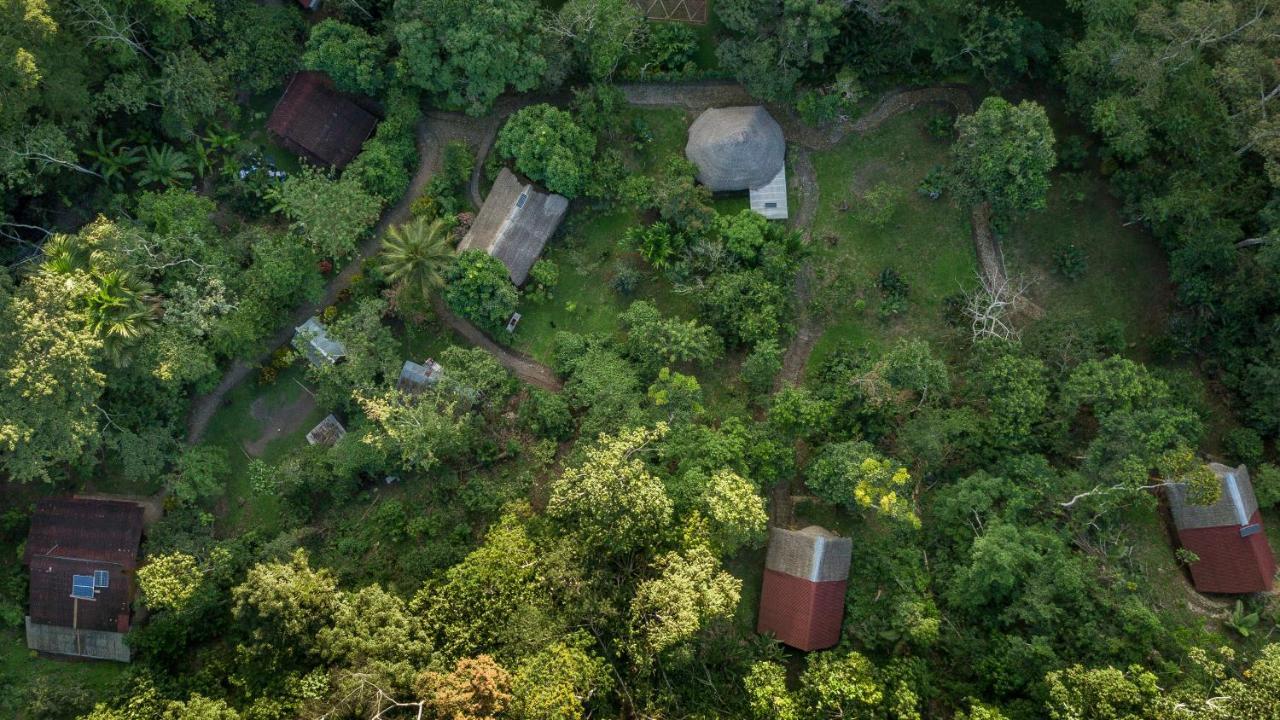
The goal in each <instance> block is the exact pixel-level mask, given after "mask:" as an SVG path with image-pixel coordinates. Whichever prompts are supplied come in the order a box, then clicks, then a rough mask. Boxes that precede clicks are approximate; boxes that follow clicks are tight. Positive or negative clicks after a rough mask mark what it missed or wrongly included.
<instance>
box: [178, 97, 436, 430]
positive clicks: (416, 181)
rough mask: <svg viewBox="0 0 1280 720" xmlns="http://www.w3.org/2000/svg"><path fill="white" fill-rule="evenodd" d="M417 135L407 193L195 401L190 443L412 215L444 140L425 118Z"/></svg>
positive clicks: (331, 301) (349, 283)
mask: <svg viewBox="0 0 1280 720" xmlns="http://www.w3.org/2000/svg"><path fill="white" fill-rule="evenodd" d="M417 135H418V138H417V139H418V158H419V160H418V170H417V172H416V173H414V176H413V180H412V181H411V182H410V183H409V189H408V191H407V192H405V194H404V197H402V198H400V202H398V203H396V204H395V205H394V206H392V207H391V208H390V209H389V210H387V211H386V212H385V213H383V215H382V219H381V220H380V221H379V222H378V225H377V227H376V228H374V231H373V232H372V233H371V234H370V235H369V237H368V239H366V240H365V241H364V242H363V243H361V244H360V247H359V248H358V249H357V251H356V256H355V257H353V258H352V259H351V261H350V262H348V263H347V264H346V266H344V267H343V268H342V270H341V271H340V272H339V273H338V274H337V275H335V276H334V277H333V278H332V279H331V280H330V281H329V284H328V285H326V286H325V289H324V295H323V296H322V297H321V299H320V300H319V301H318V302H313V303H305V304H303V305H302V306H301V307H298V308H297V309H295V310H294V312H293V315H292V316H290V318H289V321H288V322H287V323H285V324H284V326H282V327H281V328H280V329H279V330H278V331H277V332H276V334H275V335H273V336H271V338H269V339H268V340H267V343H266V347H267V349H266V350H264V351H263V352H262V354H261V355H259V356H258V357H256V358H254V359H252V360H248V361H246V360H236V361H235V362H233V363H231V367H230V368H229V369H228V370H227V372H226V374H224V375H223V376H222V380H221V381H220V382H219V383H218V386H217V387H215V388H214V389H213V390H212V391H211V392H209V393H207V394H205V395H201V396H200V397H198V398H196V399H195V400H193V401H192V403H191V414H190V416H188V418H187V444H188V445H195V444H196V443H199V442H200V440H201V438H203V437H204V433H205V430H207V429H208V427H209V421H210V420H212V419H213V415H214V413H216V412H217V411H218V408H219V407H221V406H222V401H223V400H224V399H225V398H226V396H227V393H229V392H231V390H232V389H234V388H235V387H236V386H238V385H239V384H240V383H242V382H244V380H245V378H247V377H249V373H251V372H253V371H254V369H255V368H257V367H258V366H259V365H261V364H262V363H264V362H266V361H267V360H268V359H269V358H270V357H271V353H273V352H275V350H276V348H278V347H282V346H283V345H284V344H285V343H287V342H289V340H290V339H291V338H292V337H293V329H294V328H295V327H297V326H299V325H301V324H302V323H304V322H306V320H307V318H309V317H311V316H312V315H316V314H318V313H319V312H320V311H321V310H323V309H324V308H325V307H327V306H329V305H332V304H333V303H334V302H336V301H337V299H338V294H339V293H341V292H342V291H343V290H345V289H346V288H348V287H350V286H351V281H352V280H353V279H354V278H355V276H356V275H357V274H359V273H360V268H361V265H362V263H363V261H364V260H365V258H368V257H372V256H373V254H374V253H376V252H378V248H379V247H381V245H382V233H384V232H385V231H386V229H387V228H388V227H390V226H392V225H398V224H400V223H402V222H405V221H406V220H408V219H409V206H410V205H411V204H412V203H413V201H414V199H416V198H417V197H418V196H419V195H421V194H422V191H423V189H424V188H426V186H427V181H428V180H430V179H431V175H432V174H433V173H434V172H435V171H436V170H437V169H438V168H439V166H440V148H441V142H440V139H439V137H437V136H436V134H435V132H434V129H433V128H432V127H431V126H430V124H429V123H428V121H427V120H425V119H424V120H423V121H422V122H419V123H418V133H417Z"/></svg>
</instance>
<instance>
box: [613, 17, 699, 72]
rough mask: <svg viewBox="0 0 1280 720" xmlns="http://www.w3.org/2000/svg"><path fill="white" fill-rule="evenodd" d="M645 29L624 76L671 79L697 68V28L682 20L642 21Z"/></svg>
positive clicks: (694, 70)
mask: <svg viewBox="0 0 1280 720" xmlns="http://www.w3.org/2000/svg"><path fill="white" fill-rule="evenodd" d="M644 27H645V29H646V30H647V32H646V33H645V34H644V37H643V38H642V39H641V41H640V43H639V47H637V49H636V51H635V53H634V54H633V55H632V56H631V59H630V61H629V62H628V63H627V66H626V71H625V74H626V76H627V77H631V78H636V79H642V80H653V79H666V80H673V79H677V78H681V77H687V76H689V75H692V74H693V73H694V72H696V71H697V69H698V68H697V64H696V63H695V62H694V57H696V55H697V53H698V31H697V30H694V29H693V27H691V26H689V25H686V24H684V23H676V22H663V23H645V25H644Z"/></svg>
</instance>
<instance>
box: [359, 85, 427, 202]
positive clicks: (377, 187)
mask: <svg viewBox="0 0 1280 720" xmlns="http://www.w3.org/2000/svg"><path fill="white" fill-rule="evenodd" d="M386 107H387V117H386V119H384V120H383V121H382V122H381V123H378V130H377V132H376V133H374V135H373V137H372V138H370V139H369V140H367V141H365V144H364V148H363V149H362V150H361V151H360V154H359V155H357V156H356V159H355V160H353V161H352V162H351V164H350V165H348V166H347V169H346V171H345V173H344V176H352V177H354V178H356V179H357V180H359V181H360V184H361V185H362V186H363V187H364V188H366V189H367V190H368V191H369V192H370V193H372V194H374V195H376V196H378V197H379V198H381V199H382V201H383V203H385V204H388V205H389V204H391V203H394V202H396V201H397V200H399V199H400V196H402V195H404V193H405V192H406V191H407V190H408V189H409V182H410V180H411V178H412V174H413V171H414V169H415V168H416V167H417V165H418V143H417V139H416V135H417V127H418V119H419V118H420V117H421V116H422V108H421V105H420V103H419V100H418V95H417V93H414V92H412V91H406V90H396V89H394V88H393V90H392V92H390V93H388V98H387V102H386ZM446 157H447V153H446Z"/></svg>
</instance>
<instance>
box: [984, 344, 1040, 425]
mask: <svg viewBox="0 0 1280 720" xmlns="http://www.w3.org/2000/svg"><path fill="white" fill-rule="evenodd" d="M1046 374H1047V371H1046V368H1045V366H1044V363H1043V362H1041V361H1040V360H1039V359H1037V358H1033V357H1025V356H1022V355H1016V354H1011V353H1010V354H999V355H997V356H996V357H993V358H991V359H990V360H988V361H985V362H983V361H980V363H979V365H978V368H977V372H976V373H974V374H973V375H972V376H971V377H972V381H973V389H972V393H973V396H974V398H975V400H976V401H977V402H978V403H979V404H980V405H981V406H982V408H983V410H984V412H982V413H981V418H982V420H983V423H984V424H985V425H986V428H985V429H984V431H983V439H984V441H986V442H987V443H989V444H990V445H991V446H992V447H995V448H1006V447H1010V448H1017V447H1025V446H1027V445H1029V444H1030V443H1031V442H1032V440H1033V439H1034V430H1035V427H1036V425H1038V424H1039V423H1040V422H1042V421H1043V420H1044V418H1045V414H1046V412H1047V411H1048V404H1049V387H1048V383H1047V382H1046V377H1045V376H1046Z"/></svg>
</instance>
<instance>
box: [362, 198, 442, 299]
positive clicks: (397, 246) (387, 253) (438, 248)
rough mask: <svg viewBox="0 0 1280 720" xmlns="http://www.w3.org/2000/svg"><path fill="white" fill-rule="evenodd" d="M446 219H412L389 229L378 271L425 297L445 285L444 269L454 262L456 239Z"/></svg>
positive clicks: (393, 281)
mask: <svg viewBox="0 0 1280 720" xmlns="http://www.w3.org/2000/svg"><path fill="white" fill-rule="evenodd" d="M449 230H450V228H449V226H448V225H447V224H446V222H445V221H444V220H442V219H438V220H434V221H431V222H428V221H426V220H424V219H422V218H417V219H415V220H411V221H409V222H407V223H405V224H403V225H397V226H395V227H392V228H390V229H388V230H387V234H386V236H385V237H384V238H383V239H382V252H381V254H380V255H379V257H378V269H379V270H381V271H382V273H383V274H384V275H386V276H387V279H388V280H389V281H390V282H392V283H393V284H402V285H404V286H405V287H407V288H409V289H411V290H413V291H415V292H419V293H421V294H422V297H423V298H427V297H430V295H431V293H432V292H434V291H435V290H438V289H439V288H441V287H443V286H444V269H445V268H446V267H448V265H449V263H450V262H452V260H453V240H452V238H451V237H450V236H449Z"/></svg>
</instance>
